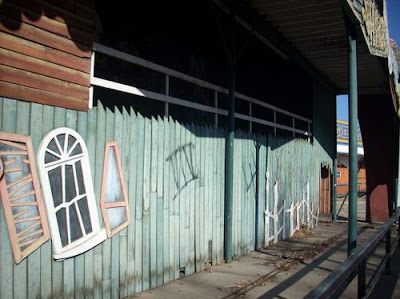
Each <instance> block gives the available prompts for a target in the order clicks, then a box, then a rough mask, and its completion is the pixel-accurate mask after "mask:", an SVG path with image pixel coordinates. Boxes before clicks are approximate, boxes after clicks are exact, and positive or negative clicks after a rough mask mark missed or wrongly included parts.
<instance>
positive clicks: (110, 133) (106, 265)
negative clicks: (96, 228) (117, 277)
mask: <svg viewBox="0 0 400 299" xmlns="http://www.w3.org/2000/svg"><path fill="white" fill-rule="evenodd" d="M105 116H106V117H105V121H104V122H105V124H106V127H105V141H111V140H114V125H115V116H114V114H113V113H112V111H111V110H110V109H109V108H106V115H105ZM98 146H101V147H102V148H103V155H102V156H101V157H100V160H99V161H98V162H99V163H98V164H97V166H98V167H99V168H97V167H96V168H97V169H98V171H99V173H101V174H103V167H104V151H105V142H103V143H102V144H98ZM100 177H101V179H100V182H102V175H100ZM100 188H101V183H100ZM100 190H101V189H100ZM97 198H98V199H99V198H100V195H98V197H97ZM100 215H102V213H99V216H100ZM113 240H114V238H113V239H112V240H110V239H106V240H105V241H104V242H103V243H102V260H103V263H102V266H103V267H102V268H103V269H102V273H103V277H102V280H103V298H111V297H112V292H111V291H112V289H111V288H112V286H111V280H112V273H111V272H112V242H113Z"/></svg>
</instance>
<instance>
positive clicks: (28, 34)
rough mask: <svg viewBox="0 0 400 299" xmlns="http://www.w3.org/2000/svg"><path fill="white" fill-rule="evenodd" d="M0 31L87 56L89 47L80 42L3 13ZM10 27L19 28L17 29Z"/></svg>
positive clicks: (0, 18) (0, 19)
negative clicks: (21, 21) (20, 21)
mask: <svg viewBox="0 0 400 299" xmlns="http://www.w3.org/2000/svg"><path fill="white" fill-rule="evenodd" d="M0 21H1V22H0V31H4V32H7V33H9V34H12V35H15V36H19V37H22V38H25V39H27V40H30V41H35V42H37V43H39V44H42V45H46V46H50V47H52V48H54V49H57V50H60V51H63V52H66V53H70V54H73V55H75V56H78V57H86V58H89V57H90V56H91V55H90V48H89V47H87V46H84V45H82V44H80V43H77V42H74V41H72V40H68V39H66V38H64V37H61V36H58V35H56V34H52V33H49V32H48V31H46V30H43V29H40V28H37V27H35V26H32V25H29V24H26V23H19V22H18V21H16V20H13V19H11V18H9V17H7V16H5V15H0ZM10 28H19V30H18V31H15V30H12V29H10Z"/></svg>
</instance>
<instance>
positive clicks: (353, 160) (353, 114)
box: [347, 34, 358, 256]
mask: <svg viewBox="0 0 400 299" xmlns="http://www.w3.org/2000/svg"><path fill="white" fill-rule="evenodd" d="M348 38H349V214H348V218H349V224H348V225H349V230H348V240H347V256H350V254H351V253H352V252H353V251H354V249H355V248H356V246H357V199H358V194H357V172H358V156H357V110H358V107H357V104H358V103H357V102H358V87H357V41H356V39H355V37H354V35H352V34H349V37H348Z"/></svg>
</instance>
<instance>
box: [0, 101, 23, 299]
mask: <svg viewBox="0 0 400 299" xmlns="http://www.w3.org/2000/svg"><path fill="white" fill-rule="evenodd" d="M16 116H17V105H16V101H14V100H9V99H4V100H3V113H2V123H1V129H2V130H3V131H7V132H15V130H16V123H15V120H16ZM0 235H1V236H2V241H1V242H0V261H1V267H0V297H1V298H13V269H14V259H13V255H12V251H11V244H10V239H9V235H8V229H7V224H6V221H5V218H4V211H3V205H0ZM25 265H26V264H25Z"/></svg>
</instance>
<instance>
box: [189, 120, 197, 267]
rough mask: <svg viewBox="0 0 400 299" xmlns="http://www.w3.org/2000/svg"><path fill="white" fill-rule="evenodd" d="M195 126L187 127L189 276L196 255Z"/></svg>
mask: <svg viewBox="0 0 400 299" xmlns="http://www.w3.org/2000/svg"><path fill="white" fill-rule="evenodd" d="M194 130H195V126H194V125H193V124H191V125H190V126H189V136H190V144H191V147H190V151H189V152H190V154H189V155H190V156H189V161H190V164H191V166H190V167H191V172H192V173H191V176H192V179H193V181H192V182H190V184H189V187H190V202H189V213H190V217H189V265H190V271H189V273H190V274H193V273H195V271H196V267H195V264H196V255H195V187H196V183H197V181H198V178H197V177H196V176H197V174H196V163H195V162H196V147H195V135H194Z"/></svg>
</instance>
